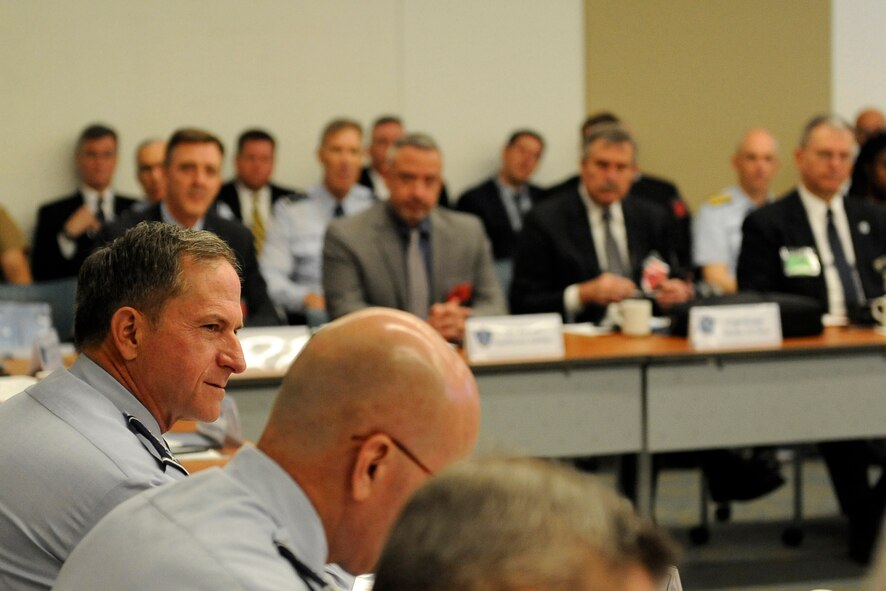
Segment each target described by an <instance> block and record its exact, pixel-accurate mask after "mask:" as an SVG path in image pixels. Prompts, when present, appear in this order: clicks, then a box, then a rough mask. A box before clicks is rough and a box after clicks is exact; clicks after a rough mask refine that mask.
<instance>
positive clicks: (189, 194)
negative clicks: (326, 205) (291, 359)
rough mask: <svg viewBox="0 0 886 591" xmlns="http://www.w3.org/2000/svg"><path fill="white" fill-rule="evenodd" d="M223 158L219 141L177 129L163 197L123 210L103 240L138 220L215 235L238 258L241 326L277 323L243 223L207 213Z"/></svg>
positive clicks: (168, 154)
mask: <svg viewBox="0 0 886 591" xmlns="http://www.w3.org/2000/svg"><path fill="white" fill-rule="evenodd" d="M223 155H224V147H223V146H222V143H221V141H220V140H219V139H218V138H216V137H215V136H214V135H212V134H210V133H207V132H205V131H202V130H199V129H180V130H178V131H176V132H175V133H173V134H172V137H171V138H170V139H169V142H168V147H167V149H166V161H165V163H164V177H165V179H166V198H165V199H164V200H163V201H162V202H160V203H157V204H155V205H152V206H151V207H149V208H147V209H145V210H141V211H130V212H127V213H126V214H125V215H123V216H121V217H120V219H119V220H117V221H115V222H114V223H112V224H109V225H108V226H107V227H106V228H105V230H104V231H103V232H102V238H103V239H104V240H105V241H108V240H112V239H113V238H115V237H117V236H120V235H122V234H123V232H125V231H126V230H127V229H128V228H131V227H133V226H135V225H136V224H138V223H139V222H143V221H149V222H165V223H167V224H175V225H177V226H181V227H183V228H189V229H192V230H208V231H210V232H212V233H214V234H217V235H218V236H220V237H221V238H222V240H224V241H225V242H227V243H228V246H230V247H231V248H232V249H233V251H234V253H235V254H236V255H237V261H238V262H239V268H240V269H241V272H242V277H243V303H244V304H245V313H244V317H245V321H246V324H247V325H249V326H268V325H275V324H280V320H279V318H278V317H277V311H276V310H275V309H274V305H273V304H272V303H271V300H270V299H269V298H268V292H267V287H266V286H265V280H264V278H263V277H262V275H261V272H260V271H259V267H258V260H257V259H256V257H255V245H254V242H253V239H252V233H251V232H250V231H249V230H248V229H247V228H246V227H244V226H243V224H240V223H239V222H235V221H231V220H226V219H224V218H222V217H220V216H218V215H217V214H215V213H213V212H212V211H211V210H210V206H211V205H212V200H213V199H214V198H215V195H216V194H217V193H218V187H219V185H221V176H220V175H221V167H222V156H223Z"/></svg>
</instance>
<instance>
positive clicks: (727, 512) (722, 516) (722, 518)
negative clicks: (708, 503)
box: [714, 503, 732, 523]
mask: <svg viewBox="0 0 886 591" xmlns="http://www.w3.org/2000/svg"><path fill="white" fill-rule="evenodd" d="M714 517H716V519H717V521H719V522H720V523H724V522H726V521H729V520H730V519H732V505H730V504H729V503H720V504H718V505H717V508H716V509H714Z"/></svg>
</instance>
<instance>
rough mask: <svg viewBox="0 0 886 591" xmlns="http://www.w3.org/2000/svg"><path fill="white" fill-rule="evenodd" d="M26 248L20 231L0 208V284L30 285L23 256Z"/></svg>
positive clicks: (29, 271)
mask: <svg viewBox="0 0 886 591" xmlns="http://www.w3.org/2000/svg"><path fill="white" fill-rule="evenodd" d="M26 248H27V244H26V243H25V238H24V236H22V231H21V230H19V229H18V226H16V225H15V222H14V221H12V218H10V217H9V215H8V214H7V213H6V210H5V209H3V207H2V206H0V283H2V282H6V283H17V284H19V285H24V284H27V283H31V280H32V279H31V266H30V265H29V264H28V257H27V256H26V255H25V249H26Z"/></svg>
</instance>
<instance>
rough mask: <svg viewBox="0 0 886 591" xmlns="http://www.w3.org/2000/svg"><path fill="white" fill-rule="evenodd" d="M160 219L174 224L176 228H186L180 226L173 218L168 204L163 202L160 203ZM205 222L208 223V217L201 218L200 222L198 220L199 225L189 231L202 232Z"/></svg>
mask: <svg viewBox="0 0 886 591" xmlns="http://www.w3.org/2000/svg"><path fill="white" fill-rule="evenodd" d="M160 219H161V220H163V221H164V222H166V223H167V224H173V225H176V226H180V227H182V228H184V227H185V226H184V225H183V224H180V223H179V221H178V220H177V219H175V218H174V217H173V215H172V213H170V211H169V208H168V207H166V203H165V202H163V201H161V202H160ZM205 222H206V217H205V216H204V217H202V218H200V219H199V220H197V223H196V224H194V225H193V226H191V227H190V228H189V229H190V230H202V229H203V225H204V223H205Z"/></svg>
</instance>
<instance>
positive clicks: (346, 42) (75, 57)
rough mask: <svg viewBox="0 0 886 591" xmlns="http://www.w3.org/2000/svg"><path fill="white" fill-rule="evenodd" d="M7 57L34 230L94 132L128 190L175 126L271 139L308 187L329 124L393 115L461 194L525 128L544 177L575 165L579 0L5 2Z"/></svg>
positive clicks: (23, 219)
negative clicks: (264, 133)
mask: <svg viewBox="0 0 886 591" xmlns="http://www.w3.org/2000/svg"><path fill="white" fill-rule="evenodd" d="M0 47H2V51H0V81H2V82H0V113H2V117H3V120H4V123H3V134H2V137H3V141H2V143H0V203H2V204H3V205H5V206H6V207H7V209H9V210H10V211H11V212H12V214H13V216H14V217H15V218H16V219H17V220H18V221H19V223H20V224H21V225H22V226H23V229H25V230H26V231H27V232H28V233H30V231H31V228H32V226H33V221H34V216H35V213H36V208H37V206H38V205H39V204H41V203H44V202H46V201H48V200H50V199H52V198H55V197H57V196H60V195H62V194H66V193H69V192H71V191H72V190H73V189H74V187H75V183H76V177H75V174H74V170H73V165H72V151H73V147H74V141H75V139H76V136H77V134H78V133H79V132H80V130H81V129H82V128H83V127H84V126H85V125H86V124H88V123H91V122H94V121H102V122H107V123H109V124H110V125H112V126H114V127H115V128H116V129H117V131H118V132H119V134H120V136H121V142H120V160H119V164H118V168H117V175H116V179H115V186H116V187H117V188H118V189H119V190H121V191H123V192H127V193H130V194H138V186H137V184H136V181H135V178H134V166H133V150H134V148H135V146H136V145H137V144H138V143H139V142H140V141H141V140H142V139H144V138H146V137H148V136H161V137H166V136H168V135H169V134H170V132H171V131H172V130H173V129H175V128H176V127H179V126H183V125H195V126H201V127H205V128H207V129H209V130H211V131H214V132H216V133H218V134H219V135H220V136H221V137H222V139H223V140H224V141H225V142H226V144H227V146H228V148H232V147H233V142H234V140H235V138H236V136H237V134H238V133H239V132H240V131H241V130H243V129H244V128H246V127H251V126H263V127H266V128H268V129H269V130H270V131H271V132H272V133H274V134H275V135H276V136H277V140H278V165H277V173H276V175H275V177H276V178H277V180H279V181H280V182H282V183H284V184H291V185H295V186H298V187H302V188H304V187H307V186H309V185H310V184H312V183H314V182H316V180H317V179H318V178H319V166H318V165H317V163H316V159H315V157H314V149H315V147H316V142H317V136H318V134H319V131H320V129H321V128H322V126H323V125H324V124H325V122H326V121H327V120H329V119H330V118H332V117H335V116H340V115H347V116H351V117H355V118H357V119H358V120H360V121H362V122H363V123H364V125H366V124H369V123H370V122H371V120H372V119H373V118H375V117H376V116H377V115H379V114H382V113H389V112H393V113H399V114H401V115H402V116H403V117H404V118H405V120H406V123H407V126H408V127H410V128H412V129H415V130H422V131H427V132H429V133H431V134H432V135H434V136H435V137H436V138H437V140H438V141H439V142H440V143H441V145H442V148H443V152H444V158H445V170H444V172H445V175H446V178H447V181H448V183H449V186H450V191H451V192H453V193H455V194H457V193H459V192H460V191H461V190H462V189H464V188H465V187H466V186H467V185H469V184H472V183H474V182H476V181H479V180H480V179H481V178H482V177H484V176H486V175H488V174H490V173H491V172H492V170H493V169H494V167H495V165H496V162H497V157H498V151H499V148H500V146H501V144H502V142H503V141H504V138H505V136H506V135H507V133H508V132H509V131H510V130H512V129H513V128H515V127H518V126H530V127H534V128H536V129H538V130H539V131H540V132H541V133H542V134H543V135H545V136H546V138H547V139H548V142H549V149H548V153H547V154H546V156H545V160H544V161H543V163H542V166H541V167H540V169H539V171H538V174H537V180H539V181H540V182H542V183H548V182H553V181H555V180H557V179H558V178H559V177H560V176H562V175H565V174H567V173H568V172H571V171H572V170H573V169H574V168H575V161H576V144H577V127H578V124H579V122H580V120H581V118H582V116H583V111H584V107H583V105H584V96H585V93H584V73H583V72H584V34H583V3H582V2H581V0H558V1H557V2H542V1H541V0H484V1H483V2H474V1H472V0H448V1H447V2H434V1H433V0H372V1H367V0H324V1H323V2H313V1H311V0H255V1H253V2H242V1H239V0H156V1H152V2H141V3H134V2H118V1H116V0H82V1H77V2H68V1H66V0H41V1H40V2H20V1H18V0H0ZM228 162H230V159H228ZM230 170H231V167H230V165H228V166H227V171H228V172H229V171H230Z"/></svg>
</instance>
